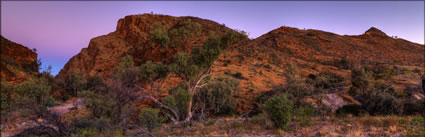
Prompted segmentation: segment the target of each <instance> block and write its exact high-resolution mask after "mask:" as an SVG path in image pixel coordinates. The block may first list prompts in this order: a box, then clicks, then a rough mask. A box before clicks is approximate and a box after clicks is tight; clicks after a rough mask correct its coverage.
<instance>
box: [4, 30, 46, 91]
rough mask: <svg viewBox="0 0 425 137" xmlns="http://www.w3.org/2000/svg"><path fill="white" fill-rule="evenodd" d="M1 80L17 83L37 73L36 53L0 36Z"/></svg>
mask: <svg viewBox="0 0 425 137" xmlns="http://www.w3.org/2000/svg"><path fill="white" fill-rule="evenodd" d="M0 47H1V52H0V53H1V67H0V68H1V75H0V76H1V77H0V78H1V80H5V81H7V82H10V83H19V82H22V81H24V80H26V79H28V77H29V75H34V74H37V73H38V67H37V53H35V52H34V51H32V50H30V49H29V48H27V47H25V46H22V45H20V44H17V43H15V42H12V41H10V40H8V39H6V38H4V37H3V36H1V46H0Z"/></svg>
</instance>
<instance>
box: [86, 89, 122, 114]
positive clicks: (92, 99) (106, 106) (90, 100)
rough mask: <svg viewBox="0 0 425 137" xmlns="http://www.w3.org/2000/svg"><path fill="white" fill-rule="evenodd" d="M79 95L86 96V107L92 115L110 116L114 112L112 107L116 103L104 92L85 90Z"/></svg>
mask: <svg viewBox="0 0 425 137" xmlns="http://www.w3.org/2000/svg"><path fill="white" fill-rule="evenodd" d="M79 96H80V97H85V98H87V101H86V107H87V109H88V110H89V111H90V112H91V113H92V116H93V117H96V118H100V117H112V116H114V114H115V113H116V110H114V109H115V106H116V104H117V103H116V102H115V101H114V100H113V99H112V98H110V97H108V96H106V95H104V94H96V93H94V92H92V91H87V90H86V91H82V92H81V93H79Z"/></svg>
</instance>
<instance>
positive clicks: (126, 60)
mask: <svg viewBox="0 0 425 137" xmlns="http://www.w3.org/2000/svg"><path fill="white" fill-rule="evenodd" d="M133 66H134V61H133V57H132V56H130V55H127V56H125V57H123V58H122V59H121V62H120V63H119V64H118V66H117V67H116V68H115V75H117V76H118V77H122V76H121V75H122V74H123V73H124V72H125V71H128V70H129V69H130V68H132V67H133Z"/></svg>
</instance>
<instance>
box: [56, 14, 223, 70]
mask: <svg viewBox="0 0 425 137" xmlns="http://www.w3.org/2000/svg"><path fill="white" fill-rule="evenodd" d="M188 20H191V22H193V23H198V24H200V25H201V34H200V35H199V36H197V37H190V38H188V39H187V40H186V42H185V43H184V45H183V46H179V47H169V48H167V49H166V50H165V49H163V48H159V45H158V44H155V43H153V42H152V41H150V40H148V39H149V37H148V36H149V32H150V29H151V25H153V24H154V23H157V22H160V23H162V24H165V25H168V26H169V28H168V30H167V31H171V30H172V29H174V28H179V27H181V26H182V24H183V23H184V22H185V21H188ZM228 30H230V29H228V28H226V27H225V26H223V25H220V24H218V23H215V22H212V21H209V20H205V19H200V18H196V17H172V16H167V15H152V14H143V15H130V16H126V17H125V18H122V19H120V20H119V21H118V25H117V29H116V31H115V32H112V33H109V34H108V35H103V36H99V37H96V38H93V39H91V40H90V43H89V46H88V47H87V48H84V49H82V50H81V52H80V53H79V54H77V55H75V56H74V57H72V58H71V59H70V60H69V61H68V63H67V64H66V65H65V66H64V68H63V69H62V70H61V71H60V72H59V75H58V78H61V77H63V76H65V75H66V74H69V73H71V72H81V73H83V75H84V76H92V75H95V74H98V75H100V76H103V77H104V76H108V75H109V74H110V73H111V72H112V70H113V69H114V68H115V66H116V65H117V64H118V63H119V62H120V61H121V58H122V57H124V56H126V55H131V56H133V59H134V61H135V64H136V65H138V64H141V63H144V62H145V61H148V60H152V61H162V62H169V61H170V59H171V58H172V57H173V55H174V54H175V53H177V52H179V51H190V49H191V48H193V47H196V46H201V45H202V41H203V40H205V39H207V36H209V35H212V34H215V33H224V32H225V31H228ZM170 39H171V40H170V41H171V42H172V41H173V40H175V39H177V38H173V37H171V38H170ZM172 44H174V43H170V44H169V46H172Z"/></svg>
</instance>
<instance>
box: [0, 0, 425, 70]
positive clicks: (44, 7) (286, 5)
mask: <svg viewBox="0 0 425 137" xmlns="http://www.w3.org/2000/svg"><path fill="white" fill-rule="evenodd" d="M151 11H152V12H154V13H157V14H167V15H172V16H196V17H200V18H204V19H209V20H212V21H215V22H218V23H220V24H226V26H228V27H230V28H233V29H239V30H244V31H246V32H248V33H249V37H250V38H256V37H258V36H260V35H262V34H265V33H267V32H269V31H271V30H273V29H276V28H279V27H280V26H290V27H297V28H300V29H304V28H306V29H318V30H323V31H328V32H333V33H337V34H341V35H344V34H347V35H360V34H362V33H364V32H365V31H366V30H367V29H369V28H370V27H372V26H374V27H377V28H378V29H380V30H382V31H384V32H385V33H386V34H387V35H389V36H398V37H399V38H403V39H406V40H409V41H412V42H416V43H420V44H423V43H424V2H423V1H410V2H396V1H392V2H369V1H356V2H353V1H351V2H329V1H327V2H325V1H318V2H311V1H301V2H290V1H268V2H260V1H250V2H246V1H245V2H239V1H238V2H236V1H221V2H220V1H209V2H197V1H186V2H183V1H173V2H151V1H132V2H129V1H127V2H118V1H91V2H83V1H55V2H46V1H45V2H42V1H34V2H28V1H26V2H12V1H7V2H4V1H2V2H1V35H3V36H4V37H5V38H7V39H9V40H11V41H14V42H17V43H19V44H22V45H24V46H27V47H29V48H30V49H32V48H36V49H37V53H38V57H39V58H40V59H41V60H42V62H43V66H42V67H43V68H44V67H47V65H52V67H53V72H52V73H53V74H54V75H56V74H57V73H58V72H59V71H60V69H61V68H62V67H63V65H65V63H66V62H67V61H68V60H69V59H70V58H71V57H72V56H74V55H76V54H77V53H79V52H80V50H81V49H82V48H85V47H87V46H88V43H89V41H90V39H91V38H94V37H97V36H100V35H106V34H108V33H110V32H113V31H115V28H116V24H117V21H118V20H119V19H120V18H123V17H124V16H126V15H132V14H143V13H150V12H151Z"/></svg>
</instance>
